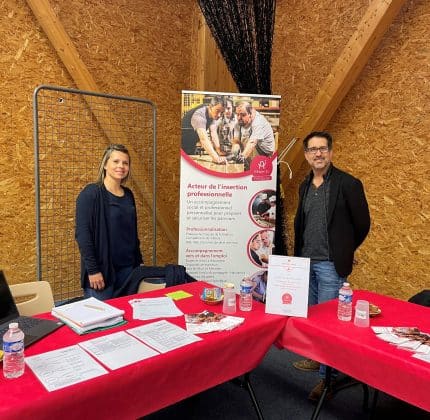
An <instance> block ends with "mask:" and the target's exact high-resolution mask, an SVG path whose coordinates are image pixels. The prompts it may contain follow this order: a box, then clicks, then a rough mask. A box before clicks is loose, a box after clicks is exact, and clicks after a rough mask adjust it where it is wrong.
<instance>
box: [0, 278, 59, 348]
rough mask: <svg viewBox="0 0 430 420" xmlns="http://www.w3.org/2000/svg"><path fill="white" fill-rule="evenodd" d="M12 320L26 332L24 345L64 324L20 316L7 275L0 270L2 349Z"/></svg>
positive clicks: (0, 342)
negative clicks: (4, 336) (4, 337)
mask: <svg viewBox="0 0 430 420" xmlns="http://www.w3.org/2000/svg"><path fill="white" fill-rule="evenodd" d="M11 322H18V324H19V328H20V329H21V330H22V331H23V332H24V334H25V338H24V347H27V346H29V345H30V344H33V343H34V342H36V341H38V340H40V339H41V338H42V337H45V336H46V335H48V334H50V333H51V332H53V331H55V330H56V329H58V328H60V327H61V326H62V325H64V324H63V323H62V322H60V321H51V320H49V319H40V318H34V317H30V316H20V315H19V312H18V308H17V307H16V304H15V301H14V300H13V297H12V293H11V291H10V289H9V285H8V284H7V282H6V277H5V275H4V273H3V271H1V270H0V346H1V347H0V349H1V348H3V335H4V334H5V332H6V331H7V330H8V329H9V324H10V323H11Z"/></svg>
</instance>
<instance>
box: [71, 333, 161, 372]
mask: <svg viewBox="0 0 430 420" xmlns="http://www.w3.org/2000/svg"><path fill="white" fill-rule="evenodd" d="M79 346H81V347H82V348H83V349H84V350H86V351H87V352H88V353H90V354H92V355H93V356H94V357H95V358H97V360H99V361H100V362H102V363H103V364H104V365H105V366H107V367H108V368H109V369H112V370H115V369H118V368H120V367H123V366H127V365H130V364H132V363H135V362H139V361H140V360H144V359H147V358H149V357H153V356H157V355H158V354H159V353H158V352H156V351H155V350H153V349H151V348H150V347H148V346H147V345H145V344H143V343H142V342H141V341H139V340H136V339H135V338H134V337H132V336H130V335H129V334H127V333H126V332H125V331H120V332H117V333H114V334H109V335H105V336H103V337H97V338H94V339H92V340H87V341H83V342H82V343H79Z"/></svg>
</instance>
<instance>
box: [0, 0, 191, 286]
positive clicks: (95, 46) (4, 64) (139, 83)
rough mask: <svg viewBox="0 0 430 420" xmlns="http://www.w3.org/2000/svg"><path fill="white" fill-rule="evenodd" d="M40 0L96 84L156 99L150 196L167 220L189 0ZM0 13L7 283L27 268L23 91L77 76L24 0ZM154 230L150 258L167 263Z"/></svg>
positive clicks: (30, 245) (29, 151) (185, 70)
mask: <svg viewBox="0 0 430 420" xmlns="http://www.w3.org/2000/svg"><path fill="white" fill-rule="evenodd" d="M50 3H51V5H52V6H53V8H54V10H55V12H56V14H57V15H58V18H59V20H60V22H61V23H62V24H63V26H64V27H65V30H66V32H67V33H68V35H69V36H70V37H71V39H72V42H73V44H74V46H75V47H76V49H77V50H78V52H79V54H80V58H81V59H82V61H83V62H84V63H85V65H86V66H87V67H88V69H89V71H90V72H91V74H92V76H93V78H94V79H95V81H96V83H97V84H98V87H99V90H100V91H101V92H104V93H111V94H118V95H129V96H135V97H140V98H147V99H149V100H151V101H153V102H154V103H156V105H157V108H158V121H157V122H158V156H159V157H158V162H157V165H158V169H159V171H158V181H159V185H160V191H159V194H158V206H159V207H160V208H163V209H165V211H167V213H168V214H169V217H170V220H169V221H168V222H170V223H172V222H173V223H177V217H178V215H177V208H178V196H179V194H178V185H179V179H178V174H179V154H178V150H179V144H180V117H179V115H180V91H181V89H188V88H189V86H188V83H189V68H190V62H189V56H190V54H189V51H190V40H191V19H192V13H191V12H190V10H192V8H193V6H194V2H193V1H191V0H190V1H188V2H185V1H184V2H179V3H177V4H176V3H172V2H170V1H167V0H162V1H159V2H156V3H155V2H151V1H139V0H116V1H106V2H100V1H87V0H85V1H83V0H82V1H79V0H76V1H73V2H69V1H63V0H59V1H56V0H52V1H51V2H50ZM167 11H168V12H167ZM0 19H1V21H0V22H1V25H0V39H1V40H2V42H1V43H0V49H1V60H0V75H1V78H0V80H1V82H0V83H1V85H2V95H1V97H0V110H1V115H2V127H3V130H2V131H1V133H0V152H1V153H0V160H1V166H2V170H3V177H2V180H1V181H0V194H1V197H2V202H1V208H0V232H1V233H0V235H1V243H2V247H1V248H0V268H1V269H3V270H4V271H5V272H6V275H7V277H8V280H9V281H10V282H11V283H16V282H22V281H30V280H33V279H34V278H35V274H36V269H35V267H36V256H35V211H34V208H35V203H34V201H35V200H34V175H33V171H34V165H33V160H34V158H33V138H32V129H33V123H32V93H33V90H34V88H35V87H36V86H38V85H40V84H52V85H57V86H63V87H72V88H76V87H77V86H76V85H75V83H74V81H73V80H72V79H71V77H70V76H69V75H68V72H67V70H66V69H65V67H64V66H63V64H62V63H61V62H60V60H59V59H58V57H57V54H56V53H55V51H54V49H53V48H52V46H51V44H50V42H49V41H48V39H47V38H46V36H45V34H44V32H43V31H42V29H41V28H40V26H39V24H38V22H37V21H36V19H35V18H34V17H33V13H32V11H31V9H30V8H29V7H28V5H27V3H26V2H25V1H23V0H6V1H4V2H2V13H1V15H0ZM82 158H83V159H85V151H83V152H82ZM87 158H88V159H90V158H93V156H88V157H87ZM159 231H160V237H159V240H158V263H159V264H165V263H168V262H173V263H175V262H176V258H177V256H176V249H174V248H173V247H172V245H171V244H170V243H169V241H168V240H167V239H166V236H165V235H163V234H162V232H161V230H159ZM71 235H73V232H71ZM143 252H145V250H144V249H143ZM77 280H78V279H77Z"/></svg>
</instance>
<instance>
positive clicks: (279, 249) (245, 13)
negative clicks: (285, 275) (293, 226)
mask: <svg viewBox="0 0 430 420" xmlns="http://www.w3.org/2000/svg"><path fill="white" fill-rule="evenodd" d="M198 3H199V6H200V9H201V11H202V13H203V16H204V17H205V20H206V23H207V25H208V27H209V29H210V30H211V33H212V36H213V37H214V39H215V41H216V43H217V45H218V48H219V50H220V51H221V54H222V56H223V57H224V61H225V62H226V65H227V68H228V69H229V71H230V73H231V75H232V77H233V80H234V81H235V83H236V86H237V87H238V89H239V92H240V93H256V94H264V95H270V94H271V93H272V84H271V74H270V72H271V58H272V43H273V29H274V25H275V9H276V0H229V1H226V0H218V1H217V0H198ZM280 180H281V173H280V168H279V165H278V176H277V186H276V187H277V188H276V191H277V197H276V235H275V250H274V253H276V254H279V255H287V229H286V220H285V213H284V211H285V208H284V200H283V197H282V195H283V194H282V185H281V182H280Z"/></svg>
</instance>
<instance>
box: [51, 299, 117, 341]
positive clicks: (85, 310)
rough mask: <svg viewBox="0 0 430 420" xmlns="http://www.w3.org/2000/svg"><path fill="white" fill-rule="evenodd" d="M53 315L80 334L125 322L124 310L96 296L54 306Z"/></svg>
mask: <svg viewBox="0 0 430 420" xmlns="http://www.w3.org/2000/svg"><path fill="white" fill-rule="evenodd" d="M51 313H52V315H54V316H55V317H56V318H58V319H60V320H61V321H63V322H64V323H65V324H67V325H68V326H69V327H70V328H72V329H73V330H74V331H76V332H77V333H78V334H84V333H86V332H90V331H94V330H98V329H105V328H109V327H112V326H115V325H121V324H123V323H124V318H123V315H124V311H123V310H122V309H118V308H115V307H114V306H111V305H109V304H107V303H106V302H103V301H101V300H98V299H96V298H94V297H90V298H88V299H84V300H80V301H78V302H73V303H69V304H67V305H62V306H58V307H54V308H53V309H52V312H51Z"/></svg>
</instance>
